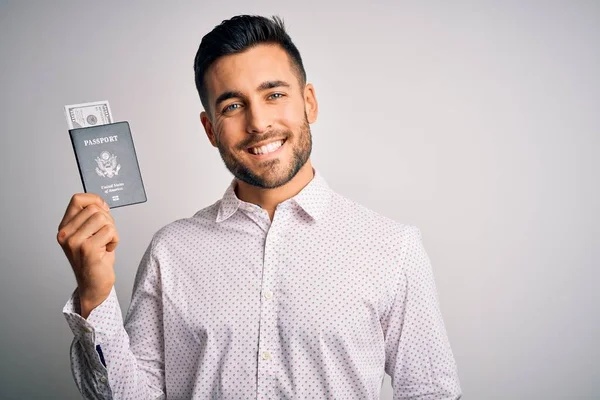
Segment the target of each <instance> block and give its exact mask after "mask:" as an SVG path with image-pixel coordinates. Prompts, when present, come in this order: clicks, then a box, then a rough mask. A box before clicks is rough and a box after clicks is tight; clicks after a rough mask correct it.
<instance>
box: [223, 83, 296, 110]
mask: <svg viewBox="0 0 600 400" xmlns="http://www.w3.org/2000/svg"><path fill="white" fill-rule="evenodd" d="M277 87H286V88H289V87H290V84H289V83H287V82H285V81H282V80H276V81H265V82H263V83H261V84H260V85H258V87H257V88H256V90H257V91H259V92H262V91H263V90H268V89H273V88H277ZM235 97H239V98H243V97H245V96H244V94H243V93H242V92H240V91H237V90H228V91H226V92H223V93H221V94H220V95H219V97H217V100H216V101H215V105H216V106H217V107H218V106H219V104H221V103H222V102H224V101H225V100H229V99H231V98H235Z"/></svg>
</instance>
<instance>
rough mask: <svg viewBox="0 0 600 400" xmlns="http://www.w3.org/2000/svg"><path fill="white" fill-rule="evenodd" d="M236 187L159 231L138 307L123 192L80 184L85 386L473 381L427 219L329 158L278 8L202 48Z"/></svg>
mask: <svg viewBox="0 0 600 400" xmlns="http://www.w3.org/2000/svg"><path fill="white" fill-rule="evenodd" d="M194 71H195V79H196V86H197V88H198V91H199V94H200V99H201V101H202V105H203V107H204V110H205V111H203V112H202V113H201V114H200V119H201V122H202V125H203V126H204V129H205V131H206V134H207V136H208V139H209V141H210V142H211V144H212V145H213V146H215V147H217V148H218V150H219V153H220V154H221V157H222V159H223V161H224V163H225V165H226V167H227V168H228V169H229V171H231V173H232V174H233V175H234V179H233V180H232V182H231V184H230V186H229V187H228V189H227V190H226V191H225V194H224V196H223V198H222V199H221V200H219V201H217V202H216V203H214V204H213V205H211V206H209V207H206V208H204V209H202V210H200V211H199V212H197V213H196V214H195V215H194V216H193V217H191V218H187V219H182V220H178V221H175V222H173V223H171V224H169V225H167V226H165V227H164V228H162V229H161V230H159V231H158V232H157V233H156V234H155V235H154V237H153V239H152V241H151V243H150V245H149V246H148V249H147V251H146V253H145V254H144V256H143V257H142V260H141V262H140V265H139V269H138V272H137V275H136V278H135V283H134V288H133V295H132V300H131V305H130V307H129V310H128V312H127V315H126V318H125V321H124V322H123V320H122V318H121V309H120V306H119V302H118V299H117V296H116V292H115V290H114V283H115V273H114V268H113V265H114V262H115V257H114V249H115V247H116V246H117V244H118V242H119V236H118V233H117V230H116V228H115V223H114V220H113V218H112V217H111V215H110V213H109V209H108V207H107V206H106V204H103V201H102V200H101V199H100V198H99V197H98V196H95V195H92V194H76V195H75V196H73V198H72V199H71V202H70V204H69V206H68V207H67V210H66V212H65V216H64V218H63V220H62V222H61V223H60V226H59V232H58V241H59V243H60V244H61V246H62V247H63V249H64V251H65V254H66V255H67V258H68V259H69V261H70V263H71V266H72V267H73V270H74V272H75V277H76V280H77V284H78V287H77V289H76V290H75V291H74V292H73V294H72V296H71V299H70V300H69V301H68V302H67V304H66V305H65V308H64V310H63V312H64V315H65V317H66V319H67V321H68V323H69V325H70V327H71V329H72V331H73V333H74V335H75V338H74V340H73V344H72V346H71V363H72V370H73V375H74V378H75V381H76V383H77V386H78V388H79V390H80V391H81V393H82V394H83V395H84V396H86V397H89V398H101V399H158V398H163V399H164V398H168V399H192V398H193V399H209V398H210V399H251V398H252V399H254V398H257V399H361V400H364V399H378V398H379V394H380V390H381V385H382V380H383V376H384V371H385V372H387V373H388V374H389V375H390V376H391V377H392V384H393V390H394V399H409V398H410V399H458V398H460V396H461V390H460V385H459V381H458V374H457V368H456V363H455V361H454V357H453V354H452V351H451V348H450V345H449V341H448V338H447V334H446V330H445V327H444V323H443V320H442V315H441V312H440V309H439V305H438V299H437V293H436V287H435V282H434V278H433V273H432V269H431V266H430V263H429V259H428V257H427V254H426V252H425V250H424V247H423V244H422V241H421V236H420V232H419V230H418V229H417V228H416V227H414V226H408V225H403V224H399V223H396V222H394V221H392V220H390V219H388V218H385V217H383V216H380V215H378V214H376V213H375V212H373V211H370V210H368V209H366V208H364V207H362V206H360V205H358V204H356V203H354V202H353V201H351V200H349V199H346V198H344V197H343V196H341V195H339V194H337V193H335V192H334V191H332V190H331V189H330V188H329V186H328V185H327V183H326V182H325V179H324V178H323V177H322V176H321V174H320V173H319V172H318V171H317V170H316V169H315V168H313V167H312V165H311V161H310V153H311V148H312V141H311V133H310V127H309V124H311V123H313V122H315V120H316V119H317V114H318V105H317V100H316V97H315V90H314V87H313V86H312V85H311V84H310V83H306V74H305V71H304V67H303V65H302V59H301V57H300V54H299V52H298V50H297V48H296V47H295V46H294V44H293V43H292V41H291V39H290V38H289V36H288V35H287V33H286V32H285V30H284V26H283V22H282V21H281V20H280V19H279V18H277V17H274V18H273V19H266V18H263V17H255V16H237V17H234V18H232V19H230V20H227V21H223V23H222V24H220V25H218V26H217V27H215V28H214V30H213V31H212V32H210V33H209V34H207V35H206V36H205V37H204V38H203V39H202V42H201V44H200V48H199V49H198V53H197V55H196V58H195V62H194Z"/></svg>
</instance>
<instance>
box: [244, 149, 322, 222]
mask: <svg viewBox="0 0 600 400" xmlns="http://www.w3.org/2000/svg"><path fill="white" fill-rule="evenodd" d="M313 177H314V173H313V168H312V165H311V162H310V159H309V160H308V161H306V163H305V164H304V165H303V166H302V168H300V170H299V171H298V173H297V174H296V175H295V176H294V177H293V178H292V179H291V180H290V181H289V182H287V183H286V184H285V185H282V186H279V187H277V188H274V189H264V188H259V187H256V186H252V185H249V184H247V183H246V182H242V181H240V180H239V179H236V187H235V194H236V196H237V197H238V198H239V199H240V200H243V201H245V202H247V203H252V204H256V205H258V206H260V207H261V208H263V209H265V210H267V212H268V213H269V218H270V219H271V221H272V220H273V216H274V215H275V208H276V207H277V205H278V204H279V203H282V202H284V201H286V200H287V199H290V198H292V197H294V196H295V195H297V194H298V193H300V191H301V190H302V189H303V188H304V187H305V186H306V185H308V183H309V182H310V181H311V180H312V179H313Z"/></svg>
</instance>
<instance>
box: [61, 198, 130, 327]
mask: <svg viewBox="0 0 600 400" xmlns="http://www.w3.org/2000/svg"><path fill="white" fill-rule="evenodd" d="M109 210H110V208H109V207H108V204H106V203H105V202H104V200H103V199H102V198H101V197H100V196H98V195H96V194H91V193H77V194H75V195H73V197H72V198H71V201H70V203H69V205H68V206H67V210H66V211H65V215H64V217H63V219H62V221H61V222H60V225H59V226H58V234H57V235H56V239H57V240H58V243H59V244H60V246H61V247H62V249H63V251H64V252H65V255H66V256H67V259H68V260H69V262H70V263H71V267H72V268H73V272H74V273H75V279H76V280H77V286H78V290H79V298H80V302H81V316H82V317H83V318H87V317H88V316H89V314H90V312H91V311H92V310H93V309H94V308H96V307H97V306H98V305H100V303H102V302H103V301H104V300H106V298H107V297H108V295H109V294H110V291H111V289H112V287H113V285H114V284H115V271H114V265H115V253H114V250H115V248H116V247H117V244H118V243H119V234H118V232H117V228H116V227H115V220H114V219H113V217H112V216H111V215H110V212H109Z"/></svg>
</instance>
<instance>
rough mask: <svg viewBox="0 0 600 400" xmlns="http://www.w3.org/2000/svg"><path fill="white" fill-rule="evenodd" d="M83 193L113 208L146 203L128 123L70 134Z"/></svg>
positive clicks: (84, 129) (95, 127) (108, 125)
mask: <svg viewBox="0 0 600 400" xmlns="http://www.w3.org/2000/svg"><path fill="white" fill-rule="evenodd" d="M69 135H70V136H71V143H72V144H73V151H74V152H75V158H76V159H77V166H78V167H79V174H80V175H81V182H82V183H83V190H84V191H85V192H86V193H95V194H97V195H99V196H101V197H102V198H103V199H104V201H106V202H107V203H108V205H109V206H110V208H115V207H122V206H127V205H130V204H137V203H143V202H145V201H146V191H145V190H144V183H143V182H142V174H141V173H140V167H139V164H138V159H137V155H136V153H135V147H134V145H133V138H132V136H131V130H130V128H129V123H128V122H126V121H125V122H115V123H113V124H106V125H97V126H90V127H87V128H75V129H70V130H69Z"/></svg>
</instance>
